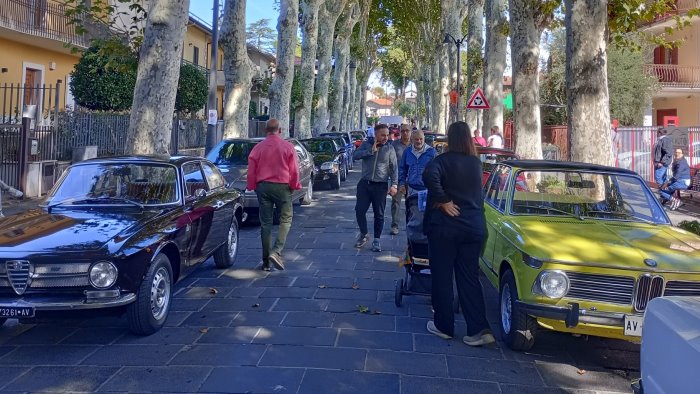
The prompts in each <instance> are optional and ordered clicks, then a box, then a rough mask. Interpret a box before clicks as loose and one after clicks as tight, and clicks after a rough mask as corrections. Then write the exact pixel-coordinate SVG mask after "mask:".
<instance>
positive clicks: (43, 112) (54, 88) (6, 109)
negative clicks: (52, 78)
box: [0, 81, 62, 125]
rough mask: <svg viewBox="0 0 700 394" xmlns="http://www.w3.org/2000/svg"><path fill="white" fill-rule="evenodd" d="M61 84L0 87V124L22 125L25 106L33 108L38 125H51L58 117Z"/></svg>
mask: <svg viewBox="0 0 700 394" xmlns="http://www.w3.org/2000/svg"><path fill="white" fill-rule="evenodd" d="M61 85H62V84H61V83H60V81H59V83H57V84H56V85H52V84H49V85H46V84H44V85H41V84H36V85H26V84H19V83H18V84H14V83H10V84H8V83H5V84H4V85H2V86H0V124H20V123H22V114H23V112H24V109H25V106H33V109H34V110H35V114H34V117H33V120H34V122H35V124H37V125H49V124H51V123H52V122H53V121H54V120H55V118H56V116H57V112H56V108H57V105H56V103H57V101H58V98H59V97H60V94H61Z"/></svg>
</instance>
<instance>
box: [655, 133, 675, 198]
mask: <svg viewBox="0 0 700 394" xmlns="http://www.w3.org/2000/svg"><path fill="white" fill-rule="evenodd" d="M656 137H657V140H656V145H654V182H656V184H657V185H659V187H660V186H661V185H663V184H664V183H666V180H667V179H668V167H669V166H670V165H671V161H672V160H673V158H672V156H671V152H673V140H672V139H671V137H669V135H668V130H666V129H659V131H657V132H656Z"/></svg>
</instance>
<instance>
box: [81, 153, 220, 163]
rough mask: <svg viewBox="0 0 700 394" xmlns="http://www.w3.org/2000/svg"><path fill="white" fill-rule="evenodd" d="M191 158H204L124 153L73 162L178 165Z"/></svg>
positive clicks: (197, 157)
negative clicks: (122, 154)
mask: <svg viewBox="0 0 700 394" xmlns="http://www.w3.org/2000/svg"><path fill="white" fill-rule="evenodd" d="M191 160H206V159H205V158H203V157H200V156H187V155H175V156H169V155H124V156H113V157H98V158H94V159H88V160H85V161H81V162H79V163H75V164H83V163H85V164H87V163H134V162H143V163H162V164H174V165H179V164H182V163H185V162H188V161H191Z"/></svg>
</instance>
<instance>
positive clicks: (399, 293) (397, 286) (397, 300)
mask: <svg viewBox="0 0 700 394" xmlns="http://www.w3.org/2000/svg"><path fill="white" fill-rule="evenodd" d="M402 301H403V279H399V280H397V281H396V282H395V283H394V304H396V306H397V307H400V306H401V302H402Z"/></svg>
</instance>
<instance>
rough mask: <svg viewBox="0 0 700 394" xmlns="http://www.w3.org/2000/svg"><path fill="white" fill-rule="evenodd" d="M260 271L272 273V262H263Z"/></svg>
mask: <svg viewBox="0 0 700 394" xmlns="http://www.w3.org/2000/svg"><path fill="white" fill-rule="evenodd" d="M260 269H261V270H263V271H272V268H270V262H269V261H266V260H263V263H262V267H260Z"/></svg>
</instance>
